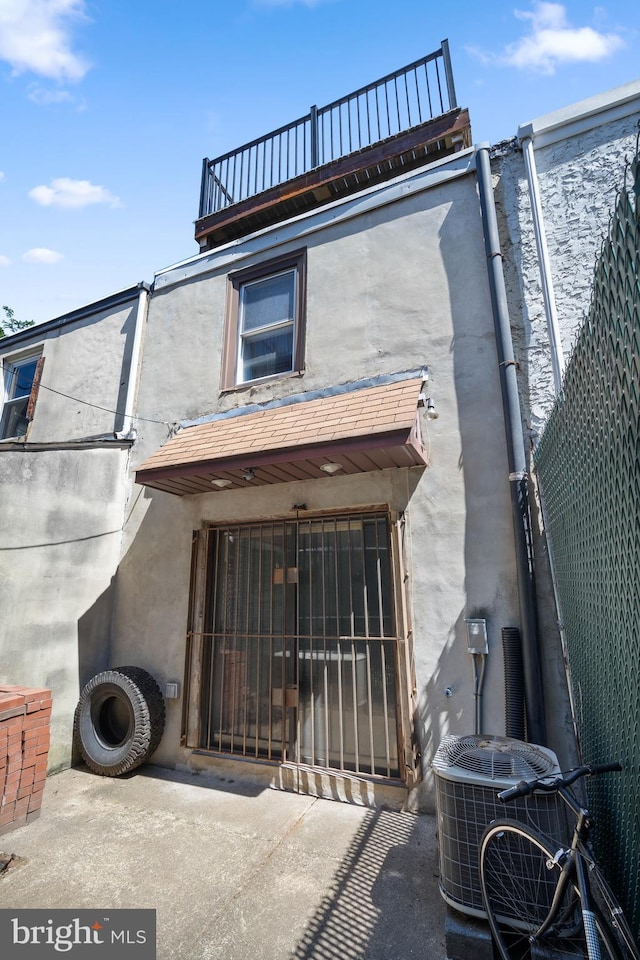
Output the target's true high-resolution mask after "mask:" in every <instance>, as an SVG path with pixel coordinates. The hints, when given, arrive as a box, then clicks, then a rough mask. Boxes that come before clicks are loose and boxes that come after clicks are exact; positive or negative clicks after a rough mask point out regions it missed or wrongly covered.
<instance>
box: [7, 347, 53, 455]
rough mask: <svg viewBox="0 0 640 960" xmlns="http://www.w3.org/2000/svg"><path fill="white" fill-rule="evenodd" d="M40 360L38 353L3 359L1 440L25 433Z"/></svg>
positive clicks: (33, 397)
mask: <svg viewBox="0 0 640 960" xmlns="http://www.w3.org/2000/svg"><path fill="white" fill-rule="evenodd" d="M42 362H43V360H42V357H40V356H30V357H24V358H22V359H20V360H14V361H7V360H6V359H5V360H3V367H4V389H5V393H4V404H3V407H2V420H1V421H0V439H1V440H6V439H9V438H14V437H24V436H25V434H26V432H27V427H28V426H29V422H30V421H31V419H32V417H33V409H34V406H35V395H36V390H37V386H38V381H39V377H40V370H41V369H42Z"/></svg>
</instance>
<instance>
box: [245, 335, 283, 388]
mask: <svg viewBox="0 0 640 960" xmlns="http://www.w3.org/2000/svg"><path fill="white" fill-rule="evenodd" d="M241 349H242V358H241V376H240V379H241V381H242V382H246V381H247V380H257V379H258V378H259V377H270V376H272V375H273V374H275V373H288V371H290V370H293V323H291V324H289V325H288V326H287V327H285V328H284V329H280V330H278V331H276V332H273V333H259V334H256V335H255V336H252V337H244V338H243V339H242V341H241Z"/></svg>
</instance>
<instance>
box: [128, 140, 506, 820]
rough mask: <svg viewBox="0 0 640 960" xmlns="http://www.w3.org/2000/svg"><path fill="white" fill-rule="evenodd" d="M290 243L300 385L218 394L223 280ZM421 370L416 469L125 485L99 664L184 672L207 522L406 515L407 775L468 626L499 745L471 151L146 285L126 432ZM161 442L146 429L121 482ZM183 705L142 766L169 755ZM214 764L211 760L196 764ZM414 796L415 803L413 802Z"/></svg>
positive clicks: (499, 541)
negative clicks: (421, 436)
mask: <svg viewBox="0 0 640 960" xmlns="http://www.w3.org/2000/svg"><path fill="white" fill-rule="evenodd" d="M301 246H305V247H306V251H307V319H306V352H305V370H304V375H303V376H301V377H300V376H294V377H285V378H281V379H276V380H270V381H269V382H267V383H264V384H256V385H254V386H252V387H250V388H249V389H248V390H239V391H233V392H229V393H221V391H220V354H221V345H222V340H223V334H224V323H225V305H226V296H227V282H228V281H227V275H228V273H229V271H230V270H231V269H237V268H238V267H240V266H245V265H248V264H253V263H257V262H260V260H262V259H268V258H269V257H273V256H274V255H276V254H280V253H283V252H287V251H288V250H294V249H299V248H300V247H301ZM421 363H424V364H426V365H427V366H428V368H429V384H428V392H429V393H430V394H431V396H432V397H433V398H434V401H435V403H436V405H437V410H438V412H439V418H438V419H437V420H433V421H428V422H427V421H425V423H424V425H423V426H424V429H425V432H426V442H427V445H428V450H429V459H430V465H429V467H427V468H426V469H424V470H423V469H421V468H415V467H414V468H410V469H408V468H407V469H394V470H385V471H382V472H375V473H371V474H362V475H358V476H350V477H348V476H345V477H339V476H336V477H333V478H323V479H318V480H315V481H300V482H296V483H286V484H277V485H273V486H267V487H260V488H257V489H255V490H235V491H234V490H227V491H212V492H211V493H210V494H205V495H199V496H194V497H184V498H177V497H174V496H171V495H168V494H164V493H161V492H158V491H152V490H146V489H144V490H142V489H140V488H139V487H135V486H134V487H132V488H131V494H130V496H131V502H130V504H129V505H128V507H127V515H128V520H127V524H126V526H125V530H124V540H123V555H122V560H121V563H120V567H119V571H118V578H117V593H116V603H115V608H114V621H113V629H112V659H113V660H114V662H125V661H126V662H129V661H131V660H132V659H135V661H136V662H137V663H139V664H140V665H141V666H143V667H145V668H147V669H149V670H150V671H151V672H152V673H154V674H155V675H156V676H157V677H158V679H159V680H160V681H161V683H162V682H163V681H165V680H175V679H178V680H180V679H181V678H182V675H183V669H184V655H185V635H186V629H187V619H188V598H189V570H190V557H191V539H192V531H193V530H196V529H198V528H200V527H202V525H203V524H209V523H223V522H227V521H231V520H233V521H237V520H246V519H263V518H279V517H285V518H286V517H288V516H291V511H292V506H293V504H295V503H301V502H303V503H305V504H306V505H307V510H308V514H309V515H313V514H315V513H318V512H321V511H327V510H329V511H334V512H341V511H345V510H351V509H354V508H360V507H366V506H370V505H374V504H376V505H378V504H383V505H385V506H386V507H388V508H389V509H391V510H393V511H398V512H400V513H406V516H407V519H408V545H409V558H410V559H409V564H410V570H409V573H410V586H409V600H410V605H411V612H412V617H411V619H412V623H413V641H414V651H415V662H416V678H417V702H418V726H419V731H418V733H419V740H420V745H421V753H422V758H423V761H422V762H423V768H424V769H423V772H424V775H425V781H426V783H427V784H428V780H429V762H430V758H431V756H432V754H433V751H434V750H435V748H436V746H437V744H438V742H439V740H440V738H441V737H442V736H443V735H444V734H446V733H451V732H453V733H469V732H473V724H474V700H473V674H472V664H471V658H470V657H469V655H468V653H467V652H466V634H465V627H464V622H463V621H464V618H465V617H470V616H476V617H477V616H482V617H485V618H486V619H487V622H488V629H489V649H490V652H489V658H488V667H487V675H486V686H485V691H484V710H483V716H484V724H483V726H484V729H485V730H486V731H489V732H492V733H496V734H502V733H504V709H503V697H502V688H503V669H502V653H501V646H500V629H501V628H502V627H503V626H515V625H517V621H518V605H517V594H516V584H515V573H514V555H513V549H514V548H513V535H512V529H511V515H510V507H509V491H508V477H507V462H506V453H505V435H504V427H503V421H502V408H501V397H500V386H499V378H498V370H497V357H496V348H495V341H494V332H493V321H492V313H491V303H490V298H489V289H488V282H487V270H486V258H485V253H484V244H483V238H482V225H481V217H480V206H479V201H478V196H477V188H476V176H475V167H474V153H473V151H467V152H465V153H462V154H459V155H457V156H456V157H455V158H454V159H452V160H449V161H447V162H442V163H440V164H436V165H434V166H433V167H431V168H427V169H425V170H424V171H422V172H420V173H418V174H414V175H411V176H405V177H401V178H399V179H398V180H396V181H392V182H391V183H389V184H387V185H385V186H382V187H378V188H375V189H371V190H369V191H363V193H362V194H361V195H359V196H357V197H355V198H352V199H350V200H346V201H342V202H340V203H337V204H335V205H333V206H329V207H327V208H323V209H322V210H321V211H320V212H317V213H313V214H309V215H306V216H303V217H300V218H298V219H297V220H295V221H289V222H287V223H285V224H283V225H280V226H279V227H275V228H272V229H271V230H267V231H264V232H263V233H262V234H259V235H253V236H251V237H249V238H247V239H246V240H242V241H239V242H237V243H234V244H230V245H228V246H227V247H225V248H222V249H218V250H217V251H215V252H211V253H207V254H203V255H200V256H199V257H196V258H194V259H193V260H191V261H187V262H185V263H184V264H179V265H177V266H176V267H173V268H170V269H168V270H166V271H163V272H162V273H160V274H158V275H157V276H156V279H155V284H154V296H153V297H152V299H151V302H150V308H149V319H148V325H147V334H146V341H145V351H144V357H143V362H142V367H141V376H140V386H139V406H138V409H139V413H140V415H141V416H142V417H145V418H151V419H154V420H161V421H166V423H168V424H171V423H174V422H176V421H180V420H182V419H190V418H195V417H199V416H204V415H207V414H211V413H215V412H217V411H220V410H226V409H230V408H232V407H234V406H241V405H244V404H246V403H249V402H251V403H256V402H257V403H261V402H265V401H268V400H271V399H273V398H280V397H286V396H288V395H291V394H299V393H301V392H303V391H309V390H315V389H318V388H323V387H327V386H331V385H334V384H340V383H347V382H349V381H354V380H358V379H360V378H363V377H371V376H375V375H377V374H382V373H396V372H398V371H402V370H407V369H411V368H414V367H415V366H416V364H421ZM166 438H167V429H166V427H162V426H160V425H154V424H150V423H142V424H140V426H139V433H138V439H137V441H136V443H135V445H134V448H133V450H132V458H131V467H132V470H133V469H135V467H136V466H137V465H138V464H140V463H141V462H142V461H143V460H144V459H145V457H147V456H148V455H150V454H151V453H153V452H154V450H155V449H156V448H158V447H159V446H160V445H161V444H162V443H163V442H164V441H165V440H166ZM180 714H181V703H180V702H179V701H169V702H168V727H167V731H166V733H165V736H164V738H163V741H162V744H161V746H160V749H159V752H158V754H157V759H158V760H159V762H162V763H166V764H168V765H174V764H187V765H188V764H189V763H192V762H193V763H197V764H201V763H202V758H200V757H199V758H198V759H197V760H192V758H191V751H188V750H186V749H184V748H181V747H180V737H179V733H180ZM212 762H215V761H212ZM420 792H422V793H424V795H425V796H424V797H423V796H420V797H419V798H416V802H419V803H422V802H424V800H425V799H426V794H427V792H428V786H427V787H425V786H423V787H421V788H420V791H419V793H420Z"/></svg>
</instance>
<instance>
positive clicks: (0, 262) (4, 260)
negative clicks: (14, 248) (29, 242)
mask: <svg viewBox="0 0 640 960" xmlns="http://www.w3.org/2000/svg"><path fill="white" fill-rule="evenodd" d="M10 263H11V260H9V257H5V256H4V254H3V253H0V267H8V266H9V264H10Z"/></svg>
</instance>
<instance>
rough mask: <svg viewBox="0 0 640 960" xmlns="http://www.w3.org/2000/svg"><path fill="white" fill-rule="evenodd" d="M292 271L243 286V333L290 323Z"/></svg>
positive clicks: (293, 277) (293, 288) (292, 302)
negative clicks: (285, 322) (272, 325)
mask: <svg viewBox="0 0 640 960" xmlns="http://www.w3.org/2000/svg"><path fill="white" fill-rule="evenodd" d="M294 290H295V271H293V270H291V271H289V272H288V273H281V274H278V275H277V276H275V277H266V278H265V279H264V280H256V281H255V282H253V283H245V284H244V286H243V287H242V323H241V328H242V332H243V333H246V332H247V331H248V330H256V329H257V328H259V327H266V326H270V325H271V324H274V323H281V322H282V321H283V320H293V311H294Z"/></svg>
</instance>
